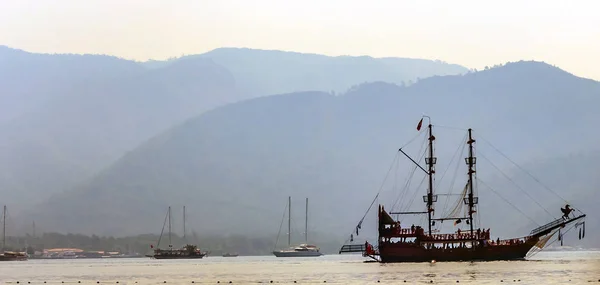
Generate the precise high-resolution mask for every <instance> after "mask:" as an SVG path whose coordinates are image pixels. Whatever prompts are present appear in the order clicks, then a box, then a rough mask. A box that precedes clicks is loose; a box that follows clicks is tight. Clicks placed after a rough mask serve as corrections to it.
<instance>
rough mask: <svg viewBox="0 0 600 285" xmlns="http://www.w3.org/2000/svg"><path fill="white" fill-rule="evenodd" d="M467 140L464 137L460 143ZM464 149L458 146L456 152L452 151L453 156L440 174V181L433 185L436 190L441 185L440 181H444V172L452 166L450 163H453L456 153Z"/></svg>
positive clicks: (461, 145) (462, 146) (460, 145)
mask: <svg viewBox="0 0 600 285" xmlns="http://www.w3.org/2000/svg"><path fill="white" fill-rule="evenodd" d="M466 140H467V135H465V136H464V137H463V138H462V139H461V140H460V141H461V142H463V141H466ZM461 149H464V145H463V144H462V143H461V144H458V147H457V148H456V150H455V151H454V154H453V155H452V158H450V161H449V162H448V166H446V168H445V169H444V172H443V173H442V176H441V177H440V179H439V180H438V181H436V182H437V185H435V187H436V188H437V187H438V186H439V185H440V184H441V183H442V180H443V179H444V176H446V172H448V169H450V166H451V165H452V162H454V159H455V158H456V154H457V153H458V151H459V150H461Z"/></svg>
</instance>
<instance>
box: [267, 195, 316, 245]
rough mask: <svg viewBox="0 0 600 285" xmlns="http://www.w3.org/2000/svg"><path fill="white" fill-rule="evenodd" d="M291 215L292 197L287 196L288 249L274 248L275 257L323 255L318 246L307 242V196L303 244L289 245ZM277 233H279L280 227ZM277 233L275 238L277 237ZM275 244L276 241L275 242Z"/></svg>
mask: <svg viewBox="0 0 600 285" xmlns="http://www.w3.org/2000/svg"><path fill="white" fill-rule="evenodd" d="M291 215H292V197H289V198H288V247H289V248H288V249H282V250H274V251H273V254H274V255H275V256H276V257H316V256H321V255H323V254H322V253H321V252H320V251H319V248H318V247H316V246H314V245H309V244H308V198H306V219H305V226H304V241H305V243H304V244H301V245H299V246H296V247H291V231H292V228H291ZM279 233H281V228H280V231H279ZM279 233H278V234H277V239H279ZM276 244H277V242H276Z"/></svg>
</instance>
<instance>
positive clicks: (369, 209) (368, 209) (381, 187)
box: [345, 151, 399, 242]
mask: <svg viewBox="0 0 600 285" xmlns="http://www.w3.org/2000/svg"><path fill="white" fill-rule="evenodd" d="M398 153H399V151H397V152H396V155H395V156H394V160H393V161H392V163H391V164H390V168H389V169H388V171H387V173H386V174H385V177H384V178H383V182H381V186H379V190H378V191H377V195H375V198H373V201H371V204H370V205H369V208H367V211H366V212H365V214H364V215H363V217H362V218H361V219H360V221H359V222H358V225H357V226H356V227H355V230H353V231H352V233H354V231H356V229H358V228H360V227H361V225H362V223H363V221H364V220H365V218H366V217H367V214H369V211H371V208H372V207H373V204H375V201H377V198H379V194H381V190H382V189H383V186H384V185H385V181H387V178H388V176H389V175H390V172H391V171H392V168H393V167H394V164H395V163H396V160H398V157H399V155H398ZM351 239H352V234H350V238H348V239H346V241H345V242H348V240H351Z"/></svg>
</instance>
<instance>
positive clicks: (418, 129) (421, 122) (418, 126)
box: [417, 118, 423, 131]
mask: <svg viewBox="0 0 600 285" xmlns="http://www.w3.org/2000/svg"><path fill="white" fill-rule="evenodd" d="M422 125H423V118H421V120H420V121H419V124H418V125H417V131H420V130H421V126H422Z"/></svg>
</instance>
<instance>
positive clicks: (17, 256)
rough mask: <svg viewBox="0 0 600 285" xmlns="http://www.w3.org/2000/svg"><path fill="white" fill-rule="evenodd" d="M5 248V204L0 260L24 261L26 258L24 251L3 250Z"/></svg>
mask: <svg viewBox="0 0 600 285" xmlns="http://www.w3.org/2000/svg"><path fill="white" fill-rule="evenodd" d="M5 249H6V205H5V206H4V211H3V212H2V253H0V261H25V260H27V259H28V256H27V253H25V252H14V251H5Z"/></svg>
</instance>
